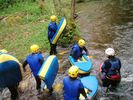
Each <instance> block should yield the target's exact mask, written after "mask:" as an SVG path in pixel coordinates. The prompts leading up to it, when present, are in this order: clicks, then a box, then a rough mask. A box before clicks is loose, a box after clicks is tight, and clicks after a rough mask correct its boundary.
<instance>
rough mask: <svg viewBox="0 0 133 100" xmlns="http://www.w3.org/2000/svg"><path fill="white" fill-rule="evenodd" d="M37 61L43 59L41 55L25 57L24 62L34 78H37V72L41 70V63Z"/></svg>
mask: <svg viewBox="0 0 133 100" xmlns="http://www.w3.org/2000/svg"><path fill="white" fill-rule="evenodd" d="M39 59H43V57H42V54H40V53H37V54H30V55H28V56H27V58H26V61H27V62H28V64H29V65H30V68H31V71H32V72H33V74H34V76H38V75H37V74H38V71H39V70H40V68H41V63H40V62H39Z"/></svg>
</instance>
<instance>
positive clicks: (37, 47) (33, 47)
mask: <svg viewBox="0 0 133 100" xmlns="http://www.w3.org/2000/svg"><path fill="white" fill-rule="evenodd" d="M30 50H31V52H32V53H37V52H38V50H39V46H38V45H37V44H33V45H32V46H31V47H30Z"/></svg>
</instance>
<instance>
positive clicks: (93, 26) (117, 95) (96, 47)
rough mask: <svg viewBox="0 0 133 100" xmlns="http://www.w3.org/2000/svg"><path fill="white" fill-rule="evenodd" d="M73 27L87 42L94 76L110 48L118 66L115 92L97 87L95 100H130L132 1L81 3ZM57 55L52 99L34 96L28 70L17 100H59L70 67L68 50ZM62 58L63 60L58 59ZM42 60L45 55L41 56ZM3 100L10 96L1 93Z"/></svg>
mask: <svg viewBox="0 0 133 100" xmlns="http://www.w3.org/2000/svg"><path fill="white" fill-rule="evenodd" d="M76 9H77V11H76V12H77V14H78V17H77V23H78V24H79V26H80V29H81V32H82V38H84V39H85V40H86V42H87V46H86V47H87V48H88V50H89V54H90V55H91V56H92V62H93V65H94V69H93V70H92V73H91V74H94V75H97V72H98V69H99V65H100V64H101V63H102V62H103V61H104V60H105V59H106V57H105V55H104V50H105V49H106V48H107V47H113V48H114V49H115V50H116V55H117V56H118V57H119V58H120V59H121V62H122V69H121V74H122V80H121V83H120V85H119V86H118V88H117V90H115V91H114V92H109V93H106V94H105V93H104V92H103V90H102V88H101V87H100V86H99V91H98V95H97V97H96V99H97V100H133V69H132V65H133V40H132V39H133V0H88V1H87V0H84V2H82V3H78V4H77V5H76ZM57 49H58V51H59V52H62V51H67V52H65V53H66V54H60V55H58V57H59V63H60V70H59V73H58V75H57V77H56V80H55V83H54V86H53V87H54V92H53V95H49V94H47V93H46V92H43V93H41V94H37V91H36V89H35V80H34V77H33V75H32V74H30V70H28V71H27V73H25V74H24V75H25V77H24V80H23V81H22V82H21V83H20V89H19V90H20V91H19V92H20V93H19V95H20V96H19V100H63V91H62V85H61V84H62V80H63V77H64V76H66V75H67V69H68V67H69V66H70V64H69V62H68V60H67V57H68V52H69V50H70V48H64V49H63V48H61V47H58V48H57ZM62 55H63V56H62ZM44 56H45V57H46V55H44ZM2 97H3V100H10V92H9V91H8V89H4V91H3V92H2Z"/></svg>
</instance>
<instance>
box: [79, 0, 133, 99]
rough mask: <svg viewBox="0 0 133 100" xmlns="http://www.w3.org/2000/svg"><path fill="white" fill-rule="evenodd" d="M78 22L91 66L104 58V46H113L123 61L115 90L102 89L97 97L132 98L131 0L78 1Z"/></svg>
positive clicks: (132, 36) (132, 12)
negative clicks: (90, 57)
mask: <svg viewBox="0 0 133 100" xmlns="http://www.w3.org/2000/svg"><path fill="white" fill-rule="evenodd" d="M76 7H77V8H78V11H77V13H78V18H77V19H78V23H79V24H80V29H81V32H82V37H83V38H84V39H85V40H86V41H87V46H88V49H89V52H90V55H92V56H93V59H92V61H93V65H94V70H93V73H92V74H97V73H96V72H97V69H98V68H99V65H100V64H101V63H102V62H103V61H104V60H105V59H106V57H105V55H104V50H105V49H106V48H107V47H113V48H114V49H115V50H116V56H117V57H119V58H120V59H121V62H122V69H121V74H122V80H121V83H120V85H119V87H118V88H117V91H115V92H111V93H107V94H106V95H105V94H103V93H102V89H99V95H98V97H97V99H98V100H133V69H132V65H133V0H88V1H87V0H86V1H85V2H83V3H79V4H78V5H77V6H76Z"/></svg>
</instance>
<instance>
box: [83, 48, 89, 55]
mask: <svg viewBox="0 0 133 100" xmlns="http://www.w3.org/2000/svg"><path fill="white" fill-rule="evenodd" d="M83 50H84V51H85V52H86V55H89V52H88V50H87V49H86V47H84V48H83Z"/></svg>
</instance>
